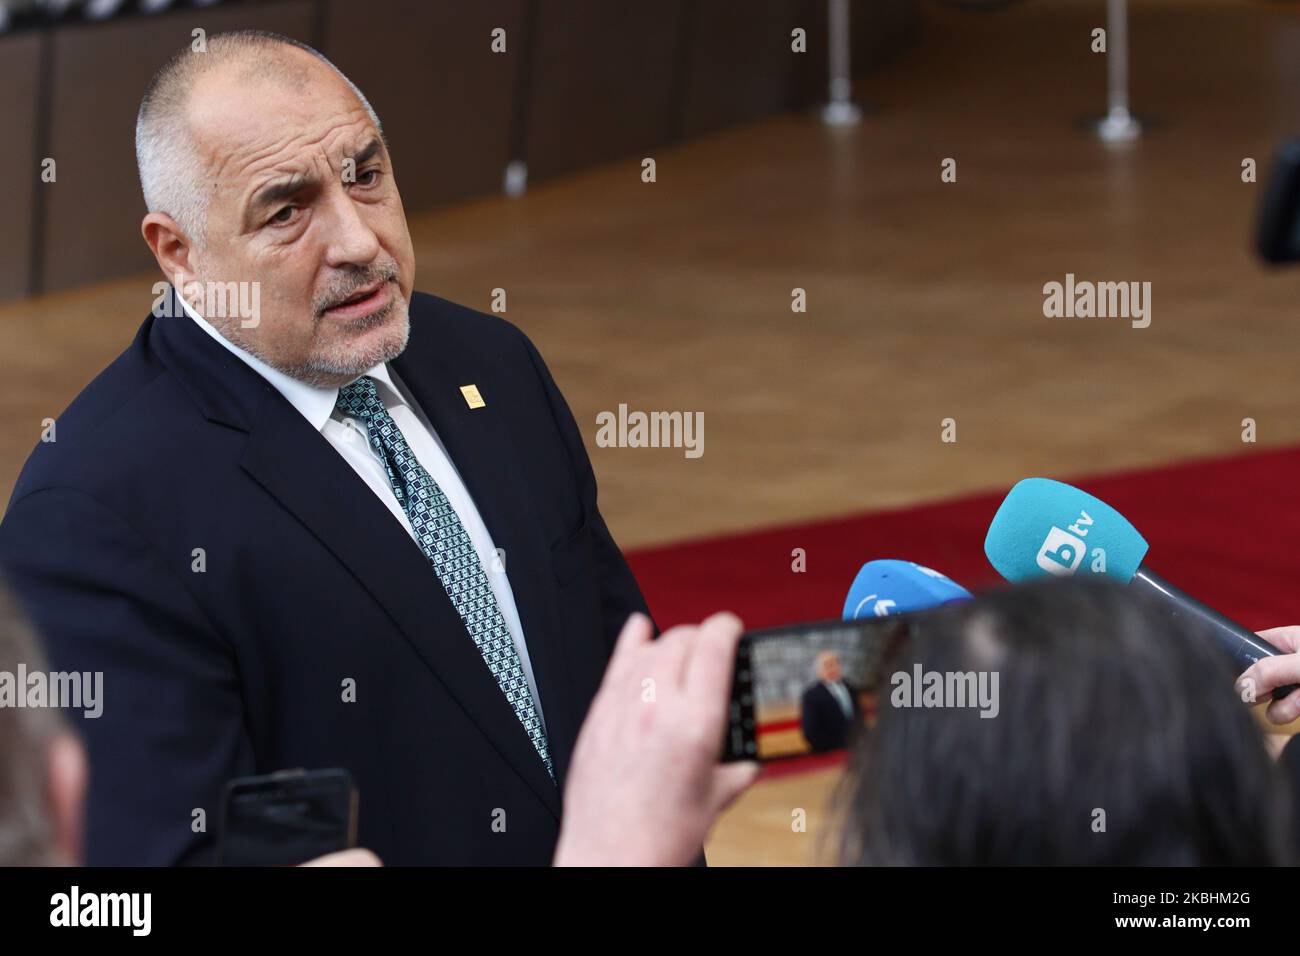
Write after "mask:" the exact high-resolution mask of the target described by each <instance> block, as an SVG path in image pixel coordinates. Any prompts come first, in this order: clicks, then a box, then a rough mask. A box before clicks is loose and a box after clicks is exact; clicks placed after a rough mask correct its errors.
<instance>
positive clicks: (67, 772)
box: [45, 730, 89, 866]
mask: <svg viewBox="0 0 1300 956" xmlns="http://www.w3.org/2000/svg"><path fill="white" fill-rule="evenodd" d="M46 761H47V766H46V791H45V799H46V804H47V809H48V812H49V815H50V823H51V824H52V826H53V830H54V832H53V838H54V845H53V847H51V849H52V850H53V851H54V853H55V856H56V858H57V862H58V863H60V864H61V865H63V866H79V865H80V864H81V825H82V814H83V813H84V812H85V809H86V807H85V804H86V782H87V778H88V773H89V771H88V768H87V763H86V751H85V750H84V749H83V748H82V746H81V741H79V740H78V739H77V738H76V737H75V736H74V735H73V734H70V733H68V732H67V731H66V730H65V731H60V732H59V733H58V734H57V735H55V737H54V739H53V740H51V741H50V749H49V752H48V754H47V755H46Z"/></svg>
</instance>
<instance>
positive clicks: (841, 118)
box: [822, 0, 862, 126]
mask: <svg viewBox="0 0 1300 956" xmlns="http://www.w3.org/2000/svg"><path fill="white" fill-rule="evenodd" d="M827 8H828V9H827V16H828V20H829V24H830V49H829V54H830V55H829V57H828V60H829V63H830V100H829V102H827V103H826V105H825V106H823V107H822V122H823V123H825V124H826V125H827V126H855V125H857V124H858V123H859V122H860V121H861V119H862V110H860V109H858V107H857V105H856V104H854V102H853V68H852V64H851V62H850V35H849V0H827Z"/></svg>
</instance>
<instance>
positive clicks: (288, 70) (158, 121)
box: [135, 30, 383, 243]
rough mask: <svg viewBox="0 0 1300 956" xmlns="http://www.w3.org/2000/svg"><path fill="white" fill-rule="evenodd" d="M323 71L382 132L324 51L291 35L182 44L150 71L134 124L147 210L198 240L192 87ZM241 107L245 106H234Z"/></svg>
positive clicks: (242, 35)
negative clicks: (165, 217) (196, 46)
mask: <svg viewBox="0 0 1300 956" xmlns="http://www.w3.org/2000/svg"><path fill="white" fill-rule="evenodd" d="M322 76H325V77H327V78H334V79H337V80H339V81H342V83H344V84H345V85H346V86H347V88H348V89H349V90H350V91H351V93H352V94H353V95H354V96H355V97H356V99H357V101H358V102H359V103H360V104H361V106H362V107H363V108H364V109H365V111H366V113H367V114H368V115H369V117H370V120H371V122H372V123H373V124H374V126H375V129H376V130H378V131H379V132H380V135H381V136H382V135H383V130H382V127H381V126H380V123H379V117H378V116H377V115H376V114H375V111H374V109H373V108H372V107H371V105H370V102H369V100H367V99H366V97H365V94H363V93H362V92H361V90H360V89H358V88H357V86H356V84H355V83H353V82H352V81H351V80H349V79H348V78H347V77H346V76H344V75H343V73H342V72H341V71H340V70H339V69H338V67H336V66H335V65H334V64H333V63H331V62H330V61H329V60H328V59H326V58H325V56H324V55H322V54H321V53H319V52H318V51H316V50H314V49H312V48H311V47H309V46H307V45H306V44H305V43H300V42H298V41H297V40H293V39H290V38H289V37H285V36H281V35H280V34H278V33H270V32H267V31H262V30H240V31H235V32H231V33H219V34H216V35H214V36H212V37H210V38H208V39H207V40H206V42H205V44H204V45H203V47H202V48H201V49H200V50H196V49H194V48H193V47H192V46H191V47H186V48H185V49H183V50H181V51H180V52H178V53H176V54H175V55H174V56H173V57H172V58H171V59H170V60H168V61H167V62H166V63H165V64H164V65H163V67H162V68H161V69H160V70H159V71H158V72H157V73H156V74H155V75H154V77H153V80H152V81H150V83H149V86H148V88H147V89H146V90H145V94H144V98H143V99H142V100H141V102H140V111H139V113H138V114H137V116H136V124H135V156H136V165H137V168H138V170H139V173H140V187H141V189H142V191H143V192H144V201H145V205H146V207H147V208H148V210H149V211H150V212H161V213H166V214H167V215H169V216H171V218H172V219H174V220H175V221H176V224H177V225H178V226H180V227H181V229H183V230H184V231H185V232H186V233H187V234H188V236H189V238H190V240H191V241H192V242H195V243H198V242H201V241H202V238H203V235H204V230H205V227H206V213H207V207H208V202H209V195H208V190H207V189H205V188H204V185H205V181H206V177H205V176H204V165H205V157H204V155H203V152H202V150H201V148H200V142H199V139H200V137H201V135H202V130H201V129H196V126H198V125H200V122H199V121H200V120H201V116H200V117H196V115H195V113H196V110H195V106H196V100H198V99H200V97H198V96H196V95H195V94H196V90H199V89H201V88H202V87H203V86H204V85H205V80H206V81H209V82H208V84H207V85H208V86H209V88H211V87H212V86H213V85H215V84H216V83H221V84H222V87H223V89H224V90H226V91H230V90H242V91H244V92H251V91H252V90H253V89H254V88H255V87H256V86H257V85H258V84H262V83H268V82H269V83H274V84H277V85H281V86H284V87H288V88H292V89H295V90H302V89H306V88H307V87H309V86H310V85H311V84H312V83H313V82H315V81H318V80H319V79H320V78H321V77H322ZM238 105H239V107H241V108H246V105H247V103H240V104H238Z"/></svg>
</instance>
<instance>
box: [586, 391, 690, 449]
mask: <svg viewBox="0 0 1300 956" xmlns="http://www.w3.org/2000/svg"><path fill="white" fill-rule="evenodd" d="M596 426H597V431H596V445H597V447H599V448H682V449H685V455H686V457H687V458H699V457H700V456H701V455H703V454H704V413H703V412H638V411H632V412H629V411H628V409H627V404H626V403H621V404H620V405H619V406H618V412H617V414H616V413H614V412H600V413H598V414H597V415H596Z"/></svg>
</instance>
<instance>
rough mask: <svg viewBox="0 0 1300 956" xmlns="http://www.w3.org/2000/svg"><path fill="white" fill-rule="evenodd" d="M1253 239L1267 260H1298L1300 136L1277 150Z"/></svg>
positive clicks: (1299, 258) (1299, 257)
mask: <svg viewBox="0 0 1300 956" xmlns="http://www.w3.org/2000/svg"><path fill="white" fill-rule="evenodd" d="M1255 243H1256V247H1257V248H1258V250H1259V254H1260V256H1262V257H1263V258H1264V259H1265V260H1266V261H1268V262H1273V263H1284V262H1296V261H1297V260H1300V139H1293V140H1290V141H1288V142H1286V143H1283V144H1282V146H1281V147H1280V148H1279V149H1278V151H1277V156H1276V158H1275V159H1274V161H1273V170H1272V172H1271V174H1270V175H1269V182H1268V189H1267V192H1265V194H1264V202H1263V203H1262V204H1261V205H1260V210H1259V225H1258V227H1257V228H1256V238H1255Z"/></svg>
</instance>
